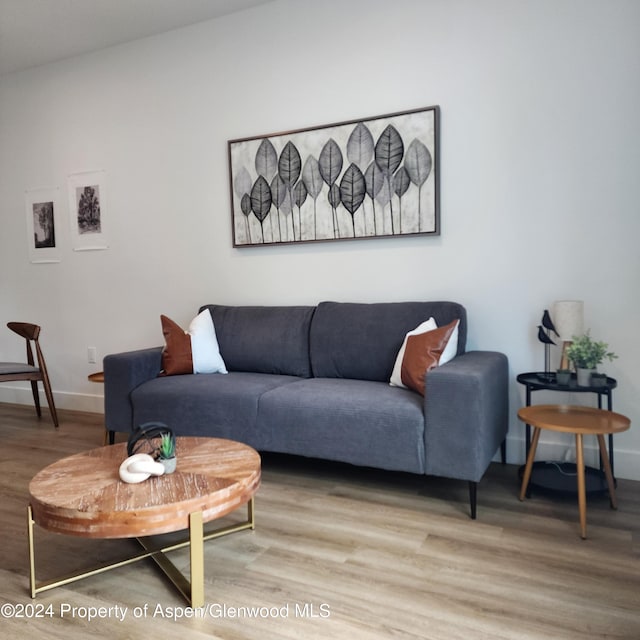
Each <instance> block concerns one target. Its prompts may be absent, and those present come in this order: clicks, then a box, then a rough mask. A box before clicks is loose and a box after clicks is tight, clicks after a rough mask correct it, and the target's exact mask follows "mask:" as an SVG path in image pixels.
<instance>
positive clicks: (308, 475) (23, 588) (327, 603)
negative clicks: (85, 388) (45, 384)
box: [0, 404, 640, 640]
mask: <svg viewBox="0 0 640 640" xmlns="http://www.w3.org/2000/svg"><path fill="white" fill-rule="evenodd" d="M59 415H60V428H59V430H57V431H56V430H55V429H54V428H53V425H52V423H51V420H50V418H49V417H48V415H47V413H46V408H45V409H43V418H42V419H41V420H38V419H37V417H36V416H35V411H34V410H33V408H32V407H28V406H16V405H11V404H0V462H1V467H0V469H1V471H0V498H1V499H0V533H1V540H2V542H1V544H0V638H2V639H4V638H16V637H22V638H30V639H37V638H47V639H64V640H75V639H81V638H82V639H84V638H87V637H92V638H110V639H119V638H123V639H137V638H141V639H142V638H145V639H147V638H148V639H153V640H164V639H165V638H166V639H171V640H173V639H175V638H194V639H205V638H223V639H225V640H237V639H245V638H246V639H255V640H271V639H275V640H279V639H296V640H300V639H304V640H306V639H316V638H317V639H323V640H324V639H329V638H330V639H332V640H334V639H345V640H360V639H363V640H365V639H366V640H369V639H382V638H391V639H402V638H406V639H418V638H421V639H432V640H500V639H504V640H538V639H540V640H541V639H543V638H544V639H545V640H556V639H557V640H569V639H574V638H575V639H580V640H591V639H593V638H611V639H620V640H621V639H625V640H639V639H640V482H634V481H629V480H623V479H619V480H618V488H617V494H618V503H619V508H618V510H617V511H614V510H612V509H610V508H609V503H608V499H607V498H606V496H589V497H588V503H587V535H588V539H587V540H581V539H580V536H579V526H578V505H577V502H576V501H575V500H574V499H571V498H562V497H558V496H554V497H549V496H542V495H539V494H534V495H533V496H532V498H531V499H529V500H526V501H524V502H520V501H519V500H518V489H519V487H518V480H517V469H516V467H515V466H513V465H505V466H503V465H500V464H493V465H492V466H491V467H490V469H489V471H488V472H487V474H486V476H485V478H484V479H483V480H482V482H481V483H480V485H479V489H478V519H477V520H476V521H473V520H471V519H470V518H469V505H468V487H467V483H466V482H459V481H454V480H445V479H441V478H424V477H419V476H414V475H409V474H397V473H388V472H386V473H385V472H379V471H374V470H369V469H358V468H353V467H349V466H343V465H336V464H330V463H323V462H318V461H311V460H305V459H300V458H288V457H284V456H275V455H264V456H263V481H262V486H261V488H260V490H259V491H258V494H257V497H256V530H255V531H246V532H242V533H238V534H234V535H231V536H227V537H225V538H221V539H218V540H211V541H209V542H207V543H205V600H206V603H207V604H206V607H205V608H204V609H203V610H200V611H198V612H196V613H197V616H195V617H187V616H189V615H190V614H192V613H193V612H192V611H190V610H188V609H187V608H186V607H185V603H184V602H183V601H182V599H181V598H180V596H179V595H178V593H177V592H176V591H175V589H174V588H173V586H172V585H171V584H168V583H167V582H166V579H165V578H164V576H163V575H162V574H161V573H160V572H159V571H157V569H156V568H155V567H154V565H153V563H152V562H151V561H149V560H143V561H141V562H139V563H136V564H133V565H128V566H125V567H121V568H118V569H114V570H112V571H109V572H107V573H104V574H101V575H97V576H93V577H89V578H86V579H84V580H81V581H79V582H75V583H73V584H70V585H67V586H64V587H59V588H56V589H53V590H51V591H47V592H44V593H41V594H39V595H38V597H37V598H36V599H35V600H32V599H31V597H30V595H29V582H28V576H29V566H28V547H27V535H26V533H27V529H26V527H27V523H26V509H27V504H28V499H29V494H28V485H29V481H30V479H31V477H33V475H35V473H36V472H37V471H39V470H40V469H41V468H42V467H44V466H46V465H48V464H49V463H51V462H53V461H55V460H57V459H58V458H61V457H63V456H66V455H70V454H73V453H76V452H79V451H83V450H85V449H88V448H93V447H97V446H101V445H102V442H103V425H102V416H100V415H95V414H87V413H75V412H69V411H60V412H59ZM245 515H246V513H245V512H244V511H243V512H242V513H241V514H238V516H237V517H238V519H240V518H241V517H244V516H245ZM234 517H236V516H235V515H233V516H229V517H228V518H227V519H225V523H226V522H231V521H233V518H234ZM134 549H135V548H134V546H133V543H132V541H130V540H86V539H83V538H73V537H68V536H62V535H57V534H51V533H48V532H46V531H43V530H42V529H40V528H38V527H36V563H37V573H38V580H46V579H52V578H55V577H57V576H59V575H61V574H65V573H68V572H70V571H72V570H79V569H83V568H89V567H91V566H93V565H95V564H97V563H100V562H104V561H107V560H116V559H118V558H119V557H121V556H123V555H127V554H130V553H132V552H133V551H134ZM171 559H172V560H173V561H174V562H175V564H176V565H177V566H178V567H179V568H180V569H182V570H184V571H186V572H188V567H189V556H188V550H186V549H182V550H179V551H175V552H173V553H172V554H171ZM179 616H183V617H179ZM175 618H179V619H175Z"/></svg>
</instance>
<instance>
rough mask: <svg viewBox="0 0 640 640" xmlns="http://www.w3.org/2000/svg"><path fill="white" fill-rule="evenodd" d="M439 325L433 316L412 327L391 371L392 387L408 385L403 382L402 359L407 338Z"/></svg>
mask: <svg viewBox="0 0 640 640" xmlns="http://www.w3.org/2000/svg"><path fill="white" fill-rule="evenodd" d="M437 328H438V325H437V324H436V321H435V320H434V319H433V318H429V319H428V320H425V321H424V322H422V323H420V324H419V325H418V326H417V327H416V328H415V329H412V330H411V331H409V332H408V333H407V335H406V336H405V337H404V340H403V341H402V346H401V347H400V351H398V355H397V356H396V363H395V364H394V365H393V372H392V373H391V380H389V384H390V385H391V386H392V387H404V388H405V389H406V388H407V387H406V385H404V384H402V374H401V372H402V360H403V359H404V352H405V349H406V348H407V338H408V337H409V336H416V335H418V334H419V333H426V332H427V331H433V330H434V329H437Z"/></svg>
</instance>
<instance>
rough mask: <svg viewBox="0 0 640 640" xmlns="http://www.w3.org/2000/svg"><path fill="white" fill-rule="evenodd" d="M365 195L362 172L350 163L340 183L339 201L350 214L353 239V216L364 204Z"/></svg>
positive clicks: (354, 233)
mask: <svg viewBox="0 0 640 640" xmlns="http://www.w3.org/2000/svg"><path fill="white" fill-rule="evenodd" d="M366 193H367V190H366V186H365V182H364V176H363V175H362V171H360V169H358V167H357V166H356V165H355V164H354V163H351V164H350V165H349V168H348V169H347V170H346V171H345V173H344V175H343V176H342V180H341V182H340V200H341V202H342V204H343V205H344V208H345V209H346V210H347V211H348V212H349V213H350V214H351V223H352V225H353V235H354V237H355V235H356V223H355V214H356V211H357V210H358V209H359V208H360V205H361V204H362V203H363V202H364V197H365V195H366Z"/></svg>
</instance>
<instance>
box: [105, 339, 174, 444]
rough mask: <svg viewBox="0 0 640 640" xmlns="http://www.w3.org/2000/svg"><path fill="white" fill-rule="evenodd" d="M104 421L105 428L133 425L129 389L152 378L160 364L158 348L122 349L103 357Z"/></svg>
mask: <svg viewBox="0 0 640 640" xmlns="http://www.w3.org/2000/svg"><path fill="white" fill-rule="evenodd" d="M103 366H104V421H105V427H106V429H107V430H108V431H124V432H128V431H130V430H131V429H132V428H133V408H132V406H131V392H132V391H133V390H134V389H135V388H136V387H139V386H140V385H141V384H142V383H143V382H146V381H147V380H152V379H153V378H156V377H157V376H158V374H159V373H160V367H161V366H162V347H152V348H150V349H140V350H138V351H126V352H123V353H113V354H110V355H108V356H105V358H104V361H103Z"/></svg>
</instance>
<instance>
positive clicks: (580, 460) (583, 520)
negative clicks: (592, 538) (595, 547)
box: [576, 433, 587, 540]
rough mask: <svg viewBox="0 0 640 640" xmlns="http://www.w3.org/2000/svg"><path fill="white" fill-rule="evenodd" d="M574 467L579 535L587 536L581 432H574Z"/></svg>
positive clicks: (585, 491)
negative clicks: (576, 482) (576, 485)
mask: <svg viewBox="0 0 640 640" xmlns="http://www.w3.org/2000/svg"><path fill="white" fill-rule="evenodd" d="M576 467H577V471H578V509H579V511H580V537H581V538H582V539H583V540H584V539H585V538H586V537H587V489H586V484H585V479H584V451H583V449H582V434H581V433H576Z"/></svg>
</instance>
